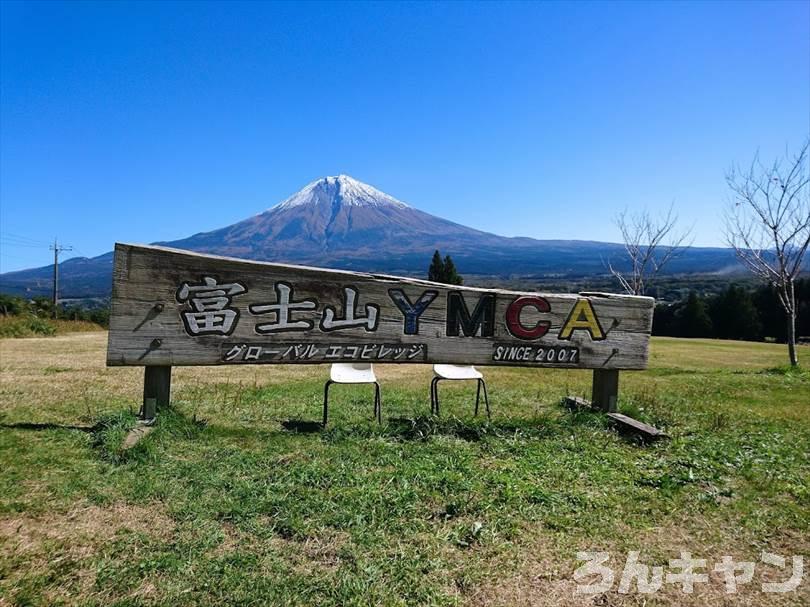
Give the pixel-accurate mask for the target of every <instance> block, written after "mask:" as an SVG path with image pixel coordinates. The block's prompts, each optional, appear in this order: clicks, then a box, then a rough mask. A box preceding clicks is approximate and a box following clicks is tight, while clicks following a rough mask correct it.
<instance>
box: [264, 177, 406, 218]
mask: <svg viewBox="0 0 810 607" xmlns="http://www.w3.org/2000/svg"><path fill="white" fill-rule="evenodd" d="M313 204H314V205H318V204H330V205H331V204H340V205H349V206H356V207H362V206H384V205H393V206H395V207H407V206H408V205H407V204H405V203H404V202H402V201H401V200H397V199H396V198H394V197H393V196H389V195H388V194H386V193H385V192H381V191H380V190H378V189H377V188H375V187H372V186H370V185H368V184H367V183H363V182H361V181H357V180H356V179H354V178H352V177H349V176H348V175H337V176H336V177H323V178H322V179H318V180H317V181H313V182H312V183H310V184H308V185H307V186H305V187H304V188H302V189H301V190H299V191H298V192H296V193H295V194H293V195H292V196H290V197H289V198H287V199H286V200H283V201H282V202H280V203H278V204H277V205H276V206H274V207H272V208H271V209H268V210H273V209H279V210H281V209H290V208H293V207H297V206H301V205H313Z"/></svg>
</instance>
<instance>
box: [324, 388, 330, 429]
mask: <svg viewBox="0 0 810 607" xmlns="http://www.w3.org/2000/svg"><path fill="white" fill-rule="evenodd" d="M331 385H332V380H331V379H330V380H327V382H326V385H325V386H324V388H323V425H324V426H326V420H327V418H328V416H329V386H331Z"/></svg>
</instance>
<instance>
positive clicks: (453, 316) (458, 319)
mask: <svg viewBox="0 0 810 607" xmlns="http://www.w3.org/2000/svg"><path fill="white" fill-rule="evenodd" d="M479 328H480V331H481V333H480V335H481V337H492V336H493V335H494V334H495V294H494V293H485V294H483V295H481V297H480V298H479V299H478V303H477V304H476V306H475V310H473V313H472V314H470V311H469V309H468V308H467V304H466V303H465V302H464V295H463V294H462V293H461V291H450V292H449V293H448V294H447V331H446V332H447V335H448V336H449V337H458V336H459V329H461V332H462V333H463V334H464V335H465V336H466V337H474V336H475V335H476V334H477V333H478V331H479Z"/></svg>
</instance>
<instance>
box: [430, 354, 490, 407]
mask: <svg viewBox="0 0 810 607" xmlns="http://www.w3.org/2000/svg"><path fill="white" fill-rule="evenodd" d="M433 373H434V377H433V380H432V381H431V382H430V412H431V413H432V414H433V415H439V382H440V381H441V380H443V379H449V380H466V379H474V380H476V382H478V389H477V390H476V392H475V415H478V403H479V402H480V401H481V387H482V386H483V388H484V403H485V404H486V407H487V419H492V416H491V415H490V412H489V396H488V395H487V384H486V382H485V381H484V376H483V375H482V374H481V372H480V371H478V370H477V369H476V368H475V367H473V366H472V365H466V366H465V365H433Z"/></svg>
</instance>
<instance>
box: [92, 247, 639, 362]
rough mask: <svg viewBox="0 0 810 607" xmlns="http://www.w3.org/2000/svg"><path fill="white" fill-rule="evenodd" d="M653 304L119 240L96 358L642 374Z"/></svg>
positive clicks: (594, 295)
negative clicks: (105, 343) (103, 340)
mask: <svg viewBox="0 0 810 607" xmlns="http://www.w3.org/2000/svg"><path fill="white" fill-rule="evenodd" d="M652 310H653V300H652V299H650V298H648V297H630V296H624V295H612V294H597V293H583V294H580V295H566V294H539V293H519V292H512V291H503V290H496V289H477V288H469V287H456V286H448V285H441V284H436V283H431V282H427V281H422V280H415V279H406V278H397V277H394V276H383V275H375V274H362V273H357V272H343V271H337V270H326V269H320V268H307V267H300V266H291V265H282V264H274V263H262V262H255V261H243V260H238V259H229V258H223V257H215V256H210V255H200V254H195V253H190V252H186V251H179V250H174V249H168V248H163V247H146V246H135V245H125V244H118V245H116V247H115V270H114V274H113V301H112V316H111V318H110V334H109V348H108V353H107V364H108V365H141V366H147V365H232V364H293V363H328V362H346V361H360V362H386V363H417V362H419V363H424V362H432V363H457V364H477V365H510V366H529V367H568V368H587V369H643V368H645V366H646V362H647V349H648V343H649V336H650V330H651V325H652Z"/></svg>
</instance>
